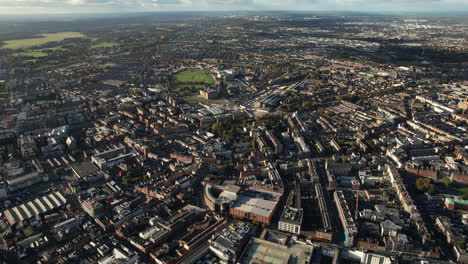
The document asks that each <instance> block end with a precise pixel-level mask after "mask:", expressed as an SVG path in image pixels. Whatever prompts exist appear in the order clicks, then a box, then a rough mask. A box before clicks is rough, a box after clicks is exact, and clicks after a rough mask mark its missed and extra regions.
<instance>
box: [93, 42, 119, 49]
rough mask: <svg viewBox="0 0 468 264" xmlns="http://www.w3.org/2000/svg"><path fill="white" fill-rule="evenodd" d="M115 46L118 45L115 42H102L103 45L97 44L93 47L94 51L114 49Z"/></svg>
mask: <svg viewBox="0 0 468 264" xmlns="http://www.w3.org/2000/svg"><path fill="white" fill-rule="evenodd" d="M115 45H117V43H115V42H101V43H97V44H94V45H92V46H91V48H92V49H98V48H112V47H114V46H115Z"/></svg>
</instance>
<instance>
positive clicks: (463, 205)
mask: <svg viewBox="0 0 468 264" xmlns="http://www.w3.org/2000/svg"><path fill="white" fill-rule="evenodd" d="M445 207H447V209H449V210H458V209H461V210H468V200H463V199H458V198H445Z"/></svg>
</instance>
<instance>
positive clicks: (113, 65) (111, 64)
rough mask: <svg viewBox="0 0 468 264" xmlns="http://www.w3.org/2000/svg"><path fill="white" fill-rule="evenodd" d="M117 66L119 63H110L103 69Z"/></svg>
mask: <svg viewBox="0 0 468 264" xmlns="http://www.w3.org/2000/svg"><path fill="white" fill-rule="evenodd" d="M115 66H117V63H114V62H108V63H106V64H104V65H102V67H103V68H110V67H115Z"/></svg>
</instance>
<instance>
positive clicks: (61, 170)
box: [54, 168, 63, 176]
mask: <svg viewBox="0 0 468 264" xmlns="http://www.w3.org/2000/svg"><path fill="white" fill-rule="evenodd" d="M62 173H63V168H55V169H54V174H55V175H56V176H59V175H61V174H62Z"/></svg>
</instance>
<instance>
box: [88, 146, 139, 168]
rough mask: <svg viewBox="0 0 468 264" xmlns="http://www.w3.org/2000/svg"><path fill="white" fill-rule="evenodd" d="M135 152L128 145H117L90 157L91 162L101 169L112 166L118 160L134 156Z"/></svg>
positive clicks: (118, 161)
mask: <svg viewBox="0 0 468 264" xmlns="http://www.w3.org/2000/svg"><path fill="white" fill-rule="evenodd" d="M136 156H137V153H136V151H135V150H134V149H133V148H130V147H118V148H115V149H111V150H108V151H104V152H101V153H98V154H95V155H93V156H92V157H91V160H92V162H94V164H96V166H98V168H99V169H101V170H106V169H109V168H112V167H114V166H115V165H117V164H118V163H120V162H124V161H126V160H128V159H130V158H133V157H136Z"/></svg>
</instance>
